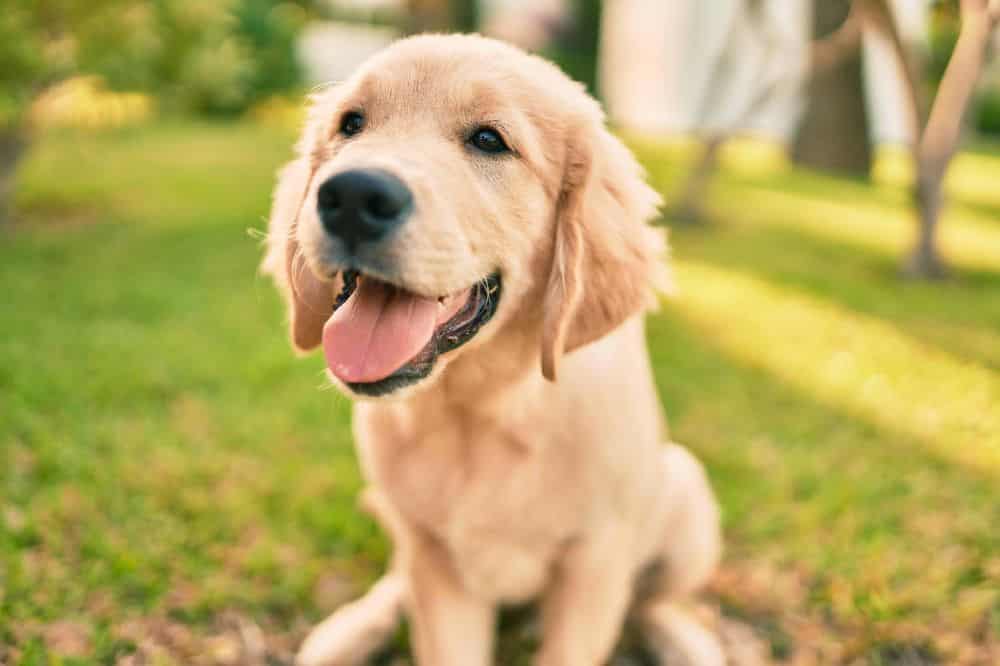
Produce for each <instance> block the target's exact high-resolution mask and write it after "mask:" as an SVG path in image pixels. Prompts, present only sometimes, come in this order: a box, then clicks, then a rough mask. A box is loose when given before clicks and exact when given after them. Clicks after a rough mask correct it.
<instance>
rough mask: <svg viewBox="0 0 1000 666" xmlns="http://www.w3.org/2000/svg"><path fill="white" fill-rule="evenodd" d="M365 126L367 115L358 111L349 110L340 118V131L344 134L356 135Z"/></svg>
mask: <svg viewBox="0 0 1000 666" xmlns="http://www.w3.org/2000/svg"><path fill="white" fill-rule="evenodd" d="M364 126H365V117H364V116H363V115H361V114H360V113H358V112H357V111H348V112H347V113H345V114H344V117H343V118H341V119H340V133H341V134H343V135H344V136H354V135H355V134H357V133H358V132H360V131H361V130H362V129H363V128H364Z"/></svg>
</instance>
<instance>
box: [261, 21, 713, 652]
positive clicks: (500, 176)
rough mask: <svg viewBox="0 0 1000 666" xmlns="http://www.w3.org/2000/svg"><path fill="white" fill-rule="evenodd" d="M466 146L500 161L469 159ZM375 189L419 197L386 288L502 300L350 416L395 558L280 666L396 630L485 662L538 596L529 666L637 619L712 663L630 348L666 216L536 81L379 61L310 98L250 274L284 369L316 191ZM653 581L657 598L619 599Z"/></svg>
mask: <svg viewBox="0 0 1000 666" xmlns="http://www.w3.org/2000/svg"><path fill="white" fill-rule="evenodd" d="M347 111H360V112H363V113H364V116H365V127H364V130H363V131H362V132H361V133H360V134H359V135H357V136H353V137H350V138H345V137H342V136H340V135H339V134H338V132H337V128H338V124H339V121H340V118H341V117H342V116H343V114H344V113H345V112H347ZM481 125H490V126H492V127H495V128H497V129H498V130H499V131H500V132H501V133H502V135H503V136H504V138H505V140H506V141H507V143H508V144H509V145H510V147H511V149H512V154H511V155H505V156H489V155H483V154H478V153H476V151H475V150H474V149H472V148H470V147H469V146H468V145H467V144H466V138H467V137H468V135H469V133H470V132H472V131H473V130H474V129H475V128H476V127H478V126H481ZM372 167H374V168H381V169H385V170H388V171H391V172H392V173H394V174H395V175H397V176H398V177H399V178H400V179H402V180H403V181H404V182H405V183H406V184H407V185H408V186H409V188H410V189H411V190H412V191H413V193H414V199H415V209H414V213H413V215H412V216H411V218H410V219H409V220H408V221H407V222H406V223H405V225H404V227H403V228H402V229H401V230H400V232H399V233H398V234H396V236H394V237H393V240H392V241H391V242H390V243H389V244H388V245H387V246H386V247H383V248H381V250H380V252H381V254H380V255H379V260H380V261H382V260H384V261H386V262H389V263H391V265H392V266H393V267H394V270H395V271H396V281H397V283H399V284H401V285H402V286H405V287H406V288H407V289H409V290H411V291H414V292H417V293H420V294H423V295H426V296H440V295H445V294H450V293H454V292H456V291H458V290H461V289H464V288H466V287H468V286H470V285H471V284H474V283H475V282H476V281H477V280H479V279H481V278H483V277H484V276H486V275H489V274H491V273H492V272H494V271H497V270H499V272H500V274H501V275H502V278H503V289H502V296H501V300H500V305H499V308H498V310H497V313H496V315H495V316H494V318H493V319H492V320H491V321H490V322H489V323H488V324H487V325H486V326H485V327H484V328H483V329H482V330H481V331H480V332H479V333H478V335H477V336H476V337H475V338H474V339H473V340H472V341H471V342H469V343H468V344H466V345H464V346H463V347H461V348H459V349H457V350H454V351H453V352H450V353H448V354H445V355H444V356H442V357H441V358H439V359H438V362H437V365H436V368H435V370H434V372H433V373H432V375H431V376H430V377H428V378H427V379H425V380H424V381H422V382H420V383H419V384H417V385H416V386H412V387H409V388H406V389H403V390H400V391H398V392H397V393H394V394H392V395H390V396H388V397H386V398H382V399H378V400H371V399H359V400H358V401H357V402H356V404H355V413H354V429H355V435H356V441H357V446H358V451H359V457H360V460H361V464H362V468H363V473H364V477H365V479H366V481H367V484H368V487H369V489H368V491H367V493H366V500H367V503H368V506H369V507H370V508H371V509H372V511H373V512H374V513H375V515H376V516H377V517H378V519H379V521H380V523H381V524H382V525H383V526H384V527H385V529H386V530H387V531H388V533H389V535H390V536H391V538H392V541H393V544H394V548H395V550H394V557H393V561H392V566H391V570H390V572H389V573H388V574H387V575H386V577H385V578H384V579H383V580H382V581H381V582H380V583H379V584H377V585H376V586H375V587H374V588H373V589H372V591H371V592H370V593H369V594H368V595H367V596H365V597H364V598H362V599H360V600H358V601H356V602H354V603H352V604H349V605H348V606H345V607H344V608H342V609H341V610H339V611H338V612H337V613H335V614H334V615H332V616H331V617H330V618H328V619H327V620H326V621H324V622H323V623H322V624H321V625H319V626H318V627H317V628H316V629H315V630H314V631H313V632H312V634H311V635H310V636H309V637H308V639H307V640H306V641H305V643H304V645H303V646H302V649H301V651H300V654H299V657H298V663H299V664H301V665H302V666H320V665H324V666H353V665H360V664H363V663H365V659H366V658H367V657H368V656H370V655H371V653H372V652H373V651H375V650H376V649H377V648H378V647H379V646H380V645H381V644H382V643H383V642H384V641H386V640H387V639H388V638H389V637H390V636H391V635H392V633H393V632H394V631H395V628H396V626H397V623H398V621H399V620H400V618H401V617H402V616H403V615H404V614H405V616H406V617H408V619H409V620H410V623H411V628H412V636H413V640H412V644H413V646H414V650H415V653H416V657H417V660H418V663H419V664H420V665H421V666H487V665H488V664H490V663H492V657H491V655H492V651H493V640H494V637H493V630H494V616H495V612H496V609H497V607H498V606H499V605H501V604H505V603H515V602H523V601H527V600H534V599H537V600H538V601H539V603H540V607H541V612H542V619H543V641H542V645H541V649H540V651H539V654H538V656H537V658H536V663H537V664H538V665H539V666H598V665H599V664H603V663H604V662H605V661H606V660H607V658H608V656H609V655H610V653H611V650H612V648H613V645H614V643H615V641H616V639H617V638H618V635H619V632H620V629H621V627H622V624H623V621H624V620H625V618H626V616H627V615H628V614H629V613H630V612H631V613H634V615H635V617H636V618H637V619H638V620H639V621H640V622H641V626H642V627H643V628H644V630H645V631H646V635H647V637H648V638H649V642H650V644H651V645H652V646H654V647H655V649H656V650H658V652H659V653H660V654H661V657H662V658H663V659H664V660H666V659H668V658H669V659H673V660H674V661H671V662H669V663H672V664H673V663H677V661H676V660H677V659H684V660H686V662H687V663H688V664H690V665H692V666H701V665H705V666H715V665H716V664H722V663H724V659H723V657H722V654H721V652H720V648H719V646H718V643H717V642H716V640H715V638H714V637H713V635H712V633H711V632H710V631H709V630H708V629H707V628H705V627H702V626H701V625H699V624H698V622H697V621H696V620H695V619H694V618H693V617H692V616H690V615H688V614H687V613H686V612H685V610H684V605H685V602H686V601H687V600H688V599H690V597H691V596H692V595H693V594H694V593H696V592H697V591H698V589H699V588H700V587H701V586H702V584H703V583H704V582H705V581H706V580H707V579H708V578H709V577H710V575H711V574H712V572H713V570H714V568H715V566H716V564H717V561H718V558H719V553H720V537H719V520H718V511H717V509H716V504H715V501H714V499H713V497H712V493H711V490H710V488H709V485H708V482H707V480H706V478H705V475H704V472H703V471H702V468H701V466H700V465H699V464H698V463H697V462H696V461H695V459H694V458H693V457H692V456H691V455H690V454H689V453H688V452H687V451H686V450H685V449H683V448H681V447H679V446H677V445H676V444H669V443H664V437H665V433H664V431H663V427H662V423H663V420H662V416H661V411H660V406H659V402H658V399H657V396H656V391H655V387H654V384H653V378H652V373H651V369H650V364H649V359H648V356H647V353H646V347H645V339H644V330H643V324H642V316H643V311H644V310H645V308H646V307H647V306H648V305H650V304H651V303H655V300H656V296H655V291H656V290H657V289H661V288H663V287H664V286H665V284H666V281H665V272H664V269H663V266H664V263H663V262H664V260H665V257H664V253H665V244H664V242H663V238H662V234H661V233H659V232H658V231H656V230H654V229H653V228H652V227H651V226H649V225H648V224H647V222H648V220H649V219H650V218H651V217H653V216H654V215H655V213H656V208H657V206H658V204H659V197H658V195H657V194H656V193H655V192H654V191H653V190H652V189H651V188H649V186H647V185H646V183H645V181H644V179H643V175H642V171H641V168H640V167H639V165H638V164H637V162H636V161H635V159H634V158H633V157H632V155H631V154H630V153H629V151H628V150H627V149H626V148H625V147H624V146H623V145H622V143H621V142H620V141H619V140H618V139H617V138H615V137H614V136H613V135H611V134H610V133H609V132H608V131H607V129H606V128H605V126H604V119H603V114H602V113H601V111H600V108H599V107H598V105H597V104H596V102H594V101H593V100H592V99H591V98H590V97H589V96H588V95H586V93H585V92H584V90H583V89H582V87H581V86H579V85H578V84H576V83H573V82H572V81H570V80H569V79H568V78H567V77H565V76H564V75H563V74H562V73H561V72H560V71H559V70H558V69H556V68H555V67H554V66H552V65H550V64H549V63H547V62H545V61H543V60H541V59H539V58H536V57H533V56H529V55H526V54H524V53H523V52H521V51H519V50H517V49H515V48H513V47H510V46H508V45H504V44H502V43H499V42H495V41H492V40H487V39H484V38H480V37H474V36H422V37H416V38H411V39H408V40H404V41H402V42H398V43H397V44H395V45H394V46H393V47H391V48H389V49H388V50H386V51H384V52H382V53H381V54H379V55H377V56H376V57H374V58H373V59H371V60H370V61H369V62H368V63H367V64H366V65H365V66H364V67H362V69H361V70H360V71H359V72H358V73H357V74H356V75H355V76H354V77H353V78H352V79H351V80H349V81H347V82H344V83H341V84H339V85H336V86H334V87H332V88H330V89H328V90H326V91H324V92H322V93H320V94H318V95H317V96H316V98H315V100H314V102H313V105H312V107H311V111H310V116H309V120H308V122H307V125H306V129H305V131H304V133H303V137H302V140H301V141H300V143H299V147H298V157H297V158H296V159H295V160H294V161H293V162H292V163H291V164H290V165H289V166H287V167H286V168H285V169H284V170H283V171H282V173H281V176H280V178H279V184H278V188H277V191H276V194H275V202H274V208H273V211H272V216H271V222H270V233H269V243H268V252H267V256H266V258H265V261H264V268H265V270H266V271H268V272H270V273H271V274H272V275H273V276H274V277H275V279H276V282H277V283H278V285H279V286H280V288H281V289H282V291H283V292H284V293H285V295H286V296H287V298H288V301H289V304H290V313H291V317H290V318H291V334H292V341H293V343H294V345H295V347H296V348H297V349H299V350H303V351H308V350H310V349H312V348H314V347H316V346H317V345H318V344H319V341H320V337H321V328H322V325H323V323H324V321H325V320H326V318H327V317H328V316H329V314H330V312H331V308H332V303H333V299H334V295H335V294H336V293H337V291H338V290H339V287H340V284H339V278H337V277H332V278H331V277H330V276H336V274H337V269H338V266H337V265H336V262H335V261H333V260H331V256H332V255H331V252H332V250H331V240H330V238H329V237H328V236H327V235H326V233H325V232H324V230H323V228H322V225H321V224H320V223H319V220H318V218H317V214H316V188H317V187H318V185H319V184H320V183H322V182H323V181H324V180H325V179H326V178H328V177H330V176H331V175H332V174H335V173H339V172H341V171H344V170H346V169H352V168H372ZM334 381H336V380H334ZM340 388H341V389H342V390H344V391H345V392H346V393H348V394H349V395H350V394H351V391H350V390H349V389H348V388H347V387H346V386H341V387H340ZM652 565H659V569H658V570H659V571H660V576H659V578H658V580H657V581H656V582H655V584H654V586H653V587H652V588H651V589H646V590H644V591H643V593H642V595H641V596H636V594H635V592H636V590H635V586H636V581H637V580H638V578H639V575H640V574H641V573H642V572H644V571H647V570H648V568H649V567H650V566H652ZM664 663H668V662H666V661H664Z"/></svg>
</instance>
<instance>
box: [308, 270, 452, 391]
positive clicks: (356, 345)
mask: <svg viewBox="0 0 1000 666" xmlns="http://www.w3.org/2000/svg"><path fill="white" fill-rule="evenodd" d="M437 316H438V302H437V300H436V299H433V298H424V297H422V296H417V295H416V294H413V293H411V292H408V291H404V290H402V289H396V288H393V287H390V286H389V285H387V284H385V283H384V282H379V281H378V280H373V279H369V278H361V279H359V280H358V286H357V289H355V291H354V293H353V294H351V297H350V298H348V299H347V302H346V303H344V304H343V305H341V306H340V307H339V308H337V311H336V312H334V313H333V316H332V317H330V319H329V320H327V322H326V325H325V326H323V351H324V352H325V353H326V364H327V367H329V368H330V371H331V372H332V373H333V374H334V375H336V376H337V378H338V379H340V380H341V381H344V382H374V381H378V380H380V379H385V378H386V377H388V376H389V375H391V374H392V373H393V372H395V371H396V370H398V369H399V368H401V367H402V366H404V365H405V364H406V362H407V361H409V360H410V359H411V358H413V357H414V356H416V355H417V354H418V353H419V352H420V350H421V349H423V348H424V347H425V346H426V345H427V343H428V342H429V341H430V339H431V336H432V335H434V325H435V322H436V320H437Z"/></svg>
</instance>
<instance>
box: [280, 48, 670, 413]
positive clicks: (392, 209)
mask: <svg viewBox="0 0 1000 666" xmlns="http://www.w3.org/2000/svg"><path fill="white" fill-rule="evenodd" d="M298 153H299V157H298V158H297V159H296V160H295V161H293V162H292V163H291V164H290V165H288V166H287V167H285V169H284V171H283V172H282V174H281V176H280V178H279V183H278V188H277V191H276V194H275V202H274V207H273V210H272V214H271V222H270V233H269V249H268V256H267V257H266V259H265V269H266V270H268V271H269V272H271V273H272V274H273V275H274V276H275V277H276V279H277V281H278V283H279V284H280V285H281V286H282V287H284V291H285V292H286V295H287V296H288V299H289V303H290V310H291V330H292V341H293V344H294V345H295V346H296V347H297V348H298V349H300V350H303V351H304V350H310V349H313V348H315V347H317V346H319V345H322V346H323V348H324V351H325V355H326V360H327V365H328V367H329V370H330V374H331V375H332V377H333V378H334V380H335V381H337V382H338V383H339V384H341V385H342V387H343V388H345V389H346V390H347V391H348V392H350V393H353V394H357V395H366V396H379V395H387V394H390V393H398V392H401V391H400V389H403V388H405V387H408V386H411V385H416V384H421V385H425V384H429V383H430V382H432V381H433V379H434V377H435V376H437V375H439V374H440V373H441V372H442V371H443V370H444V368H445V367H446V366H447V364H448V363H449V362H451V361H452V360H454V359H455V358H457V357H458V356H460V355H462V354H464V353H468V352H469V350H470V349H473V348H479V347H483V346H485V345H490V344H491V340H495V339H497V338H498V337H502V336H503V335H504V331H505V330H509V329H510V327H518V329H519V333H520V334H521V335H525V334H527V335H529V336H534V337H535V338H536V339H537V342H538V347H537V349H538V350H539V351H538V358H540V360H541V367H542V370H543V372H544V373H545V376H546V377H548V378H549V379H553V380H554V379H555V377H556V372H557V367H558V363H559V359H560V357H561V355H562V354H563V353H565V352H568V351H571V350H572V349H574V348H576V347H579V346H581V345H584V344H587V343H588V342H592V341H594V340H596V339H598V338H600V337H601V336H603V335H604V334H606V333H608V332H609V331H611V330H612V329H614V328H615V327H617V326H618V325H619V324H621V323H622V322H623V321H624V320H625V319H627V318H628V317H630V316H631V315H633V314H635V313H636V312H638V311H639V310H641V309H642V307H643V306H644V305H645V304H647V303H648V302H649V297H650V294H651V286H652V285H653V284H654V282H655V277H656V274H657V272H658V271H659V270H660V269H661V264H660V259H661V255H662V252H663V249H664V245H663V241H662V235H661V234H659V233H657V232H655V231H654V230H653V229H652V228H651V227H649V226H647V224H646V221H647V220H648V219H649V218H650V217H651V216H652V215H654V213H655V211H656V207H657V205H658V203H659V197H658V195H657V194H656V193H655V192H654V191H653V190H651V189H650V188H649V187H648V186H647V185H646V184H645V182H644V180H643V178H642V173H641V169H640V167H639V166H638V164H637V163H636V161H635V160H634V158H633V157H632V155H631V154H630V153H629V152H628V150H627V149H626V148H625V147H624V146H623V145H622V144H621V143H620V142H619V141H618V140H617V139H616V138H614V137H613V136H612V135H611V134H610V133H609V132H608V131H607V130H606V129H605V127H604V119H603V115H602V113H601V111H600V108H599V107H598V105H597V104H596V102H594V101H593V100H592V99H591V98H590V97H589V96H587V94H586V93H585V92H584V90H583V89H582V87H581V86H580V85H579V84H576V83H574V82H572V81H571V80H570V79H568V78H567V77H566V76H565V75H564V74H562V73H561V72H560V71H559V70H558V69H557V68H556V67H554V66H553V65H550V64H549V63H547V62H545V61H543V60H541V59H539V58H536V57H533V56H529V55H527V54H525V53H523V52H521V51H519V50H517V49H515V48H513V47H511V46H508V45H505V44H502V43H500V42H495V41H492V40H488V39H485V38H481V37H474V36H456V35H451V36H422V37H415V38H411V39H407V40H404V41H401V42H397V43H396V44H395V45H394V46H392V47H391V48H389V49H387V50H385V51H383V52H382V53H381V54H379V55H378V56H376V57H374V58H373V59H371V60H370V61H369V62H368V63H367V64H366V65H365V66H364V67H363V68H361V70H360V71H359V72H358V73H357V74H356V75H355V76H354V77H352V78H351V79H350V80H349V81H346V82H344V83H341V84H338V85H336V86H334V87H332V88H330V89H328V90H326V91H325V92H322V93H320V94H319V95H317V96H316V97H315V99H314V102H313V105H312V108H311V110H310V114H309V120H308V122H307V124H306V128H305V131H304V133H303V136H302V139H301V140H300V143H299V147H298Z"/></svg>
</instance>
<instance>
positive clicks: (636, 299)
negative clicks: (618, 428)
mask: <svg viewBox="0 0 1000 666" xmlns="http://www.w3.org/2000/svg"><path fill="white" fill-rule="evenodd" d="M588 124H589V125H592V126H593V127H588V128H584V129H583V130H582V131H578V132H577V133H576V137H577V138H575V139H571V141H570V145H569V148H568V155H567V157H566V163H565V168H564V176H563V186H562V190H561V193H560V196H559V202H558V204H557V211H556V224H555V245H554V249H553V257H552V267H551V270H550V273H549V281H548V286H547V288H546V294H545V301H544V307H545V313H544V318H543V324H542V373H543V374H544V375H545V377H546V378H547V379H549V380H551V381H555V379H556V374H557V370H558V366H559V361H560V359H561V357H562V355H563V354H564V353H567V352H571V351H573V350H574V349H576V348H578V347H582V346H583V345H586V344H588V343H590V342H594V341H595V340H597V339H599V338H601V337H603V336H605V335H607V334H608V333H610V332H611V331H612V330H614V329H615V328H617V327H618V326H620V325H621V324H623V323H624V322H625V320H627V319H628V318H629V317H631V316H632V315H634V314H636V313H638V312H640V311H641V310H642V309H643V308H645V307H648V306H651V305H655V303H656V297H655V292H656V291H657V290H663V289H665V288H666V287H667V275H666V266H665V264H664V263H663V259H664V254H665V252H666V243H665V238H664V233H663V231H662V230H659V229H654V228H653V227H651V226H650V225H649V224H647V222H648V221H649V220H650V219H651V218H652V217H654V215H655V214H656V210H657V208H658V207H659V205H660V201H661V199H660V195H659V194H658V193H656V192H655V191H654V190H653V189H652V188H651V187H649V185H647V184H646V181H645V178H644V174H643V170H642V167H640V166H639V163H638V162H637V161H636V160H635V157H633V156H632V153H631V152H629V150H628V148H626V147H625V146H624V145H623V144H622V143H621V141H619V140H618V139H617V138H615V137H614V136H612V135H611V133H610V132H608V131H607V129H605V128H604V126H603V125H602V124H599V123H597V122H590V123H588Z"/></svg>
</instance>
